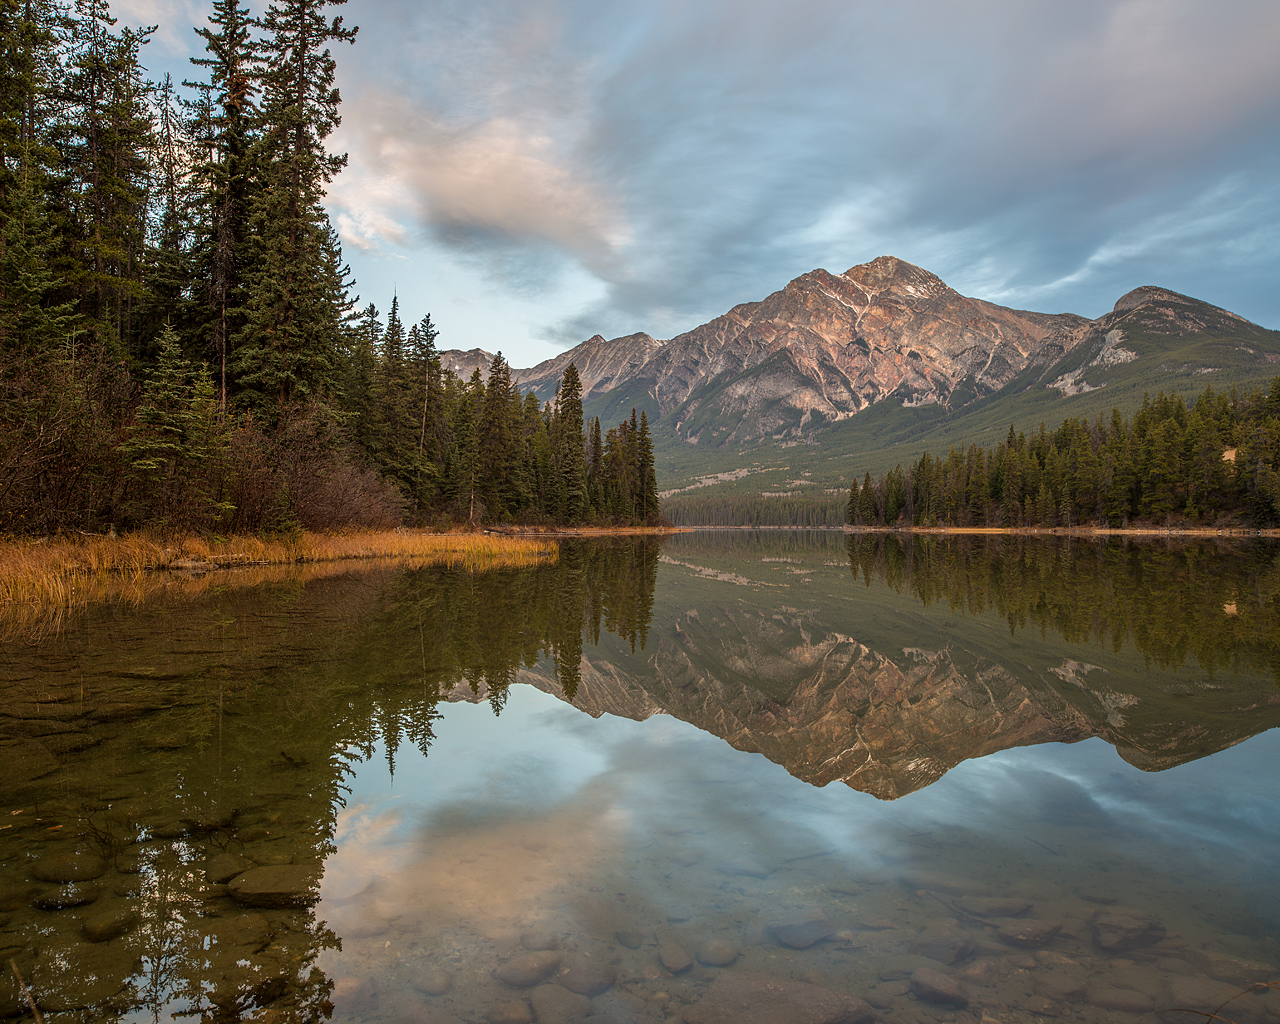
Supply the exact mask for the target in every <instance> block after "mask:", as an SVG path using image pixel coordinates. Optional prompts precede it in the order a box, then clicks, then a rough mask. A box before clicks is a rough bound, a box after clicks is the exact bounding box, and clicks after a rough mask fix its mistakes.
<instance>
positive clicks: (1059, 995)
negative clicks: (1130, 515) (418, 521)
mask: <svg viewBox="0 0 1280 1024" xmlns="http://www.w3.org/2000/svg"><path fill="white" fill-rule="evenodd" d="M203 586H204V590H203V591H202V592H200V593H197V594H195V595H194V596H192V595H190V594H187V595H186V596H182V597H179V596H177V595H171V596H167V597H166V596H164V595H161V596H160V597H157V598H155V599H153V600H150V601H148V602H147V603H144V604H143V605H141V606H140V607H137V608H132V607H123V606H121V607H100V608H95V609H93V610H91V611H90V612H89V613H87V614H85V615H84V616H82V617H80V618H78V619H76V620H75V621H74V622H72V623H70V624H69V625H68V626H67V628H66V629H65V630H64V631H63V632H62V633H61V634H60V635H59V636H57V637H55V638H50V639H46V640H42V641H39V642H34V641H32V642H13V643H9V644H7V645H4V646H3V647H0V964H3V965H4V967H5V973H4V975H3V978H0V1016H18V1015H21V1014H24V1013H25V1014H26V1015H27V1016H28V1017H30V1011H29V1010H28V1009H27V1004H26V999H25V997H24V995H23V993H22V992H21V990H20V988H19V985H18V982H17V980H16V976H15V973H14V972H13V971H12V970H10V969H9V963H8V962H9V961H10V960H11V959H12V961H13V963H14V965H15V966H16V968H17V972H18V973H19V974H20V975H21V977H22V979H23V980H24V981H25V983H26V984H27V986H28V987H29V989H30V992H31V994H32V996H33V997H34V999H35V1000H36V1002H37V1003H38V1005H39V1007H40V1009H41V1011H42V1013H43V1014H44V1018H45V1019H46V1020H49V1021H100V1020H102V1021H139V1022H140V1021H169V1020H199V1021H209V1022H230V1021H236V1020H256V1021H271V1022H292V1021H312V1020H324V1019H332V1020H334V1021H349V1022H370V1024H373V1022H388V1024H390V1022H404V1024H409V1022H417V1024H426V1022H438V1024H446V1022H448V1024H457V1022H464V1021H465V1022H473V1021H474V1022H481V1021H488V1022H493V1024H503V1022H506V1024H518V1022H524V1024H528V1022H532V1021H537V1022H538V1024H552V1022H572V1021H596V1022H612V1021H617V1022H662V1021H685V1022H688V1024H790V1022H799V1024H818V1022H823V1024H837V1022H841V1021H844V1022H847V1024H854V1022H864V1021H870V1020H871V1019H873V1018H874V1019H878V1020H880V1021H884V1022H891V1024H892V1022H902V1024H908V1022H915V1021H923V1022H936V1021H956V1022H960V1024H980V1022H983V1021H986V1022H987V1024H993V1022H1000V1024H1012V1022H1023V1021H1032V1020H1044V1019H1052V1018H1059V1017H1060V1018H1067V1019H1083V1020H1088V1021H1115V1022H1125V1024H1128V1022H1137V1021H1141V1020H1148V1021H1150V1020H1154V1019H1155V1015H1156V1014H1160V1017H1161V1019H1163V1020H1166V1021H1186V1022H1191V1021H1202V1020H1205V1019H1207V1018H1206V1017H1205V1016H1204V1013H1205V1012H1209V1011H1212V1010H1214V1009H1216V1008H1218V1007H1219V1006H1221V1004H1222V1003H1223V1002H1225V1001H1226V1000H1228V999H1232V997H1233V996H1235V997H1236V998H1234V999H1233V1000H1232V1001H1231V1002H1230V1003H1228V1004H1227V1005H1226V1007H1225V1008H1222V1009H1221V1010H1220V1011H1219V1012H1220V1016H1221V1017H1223V1018H1225V1019H1229V1020H1233V1021H1237V1022H1241V1024H1244V1022H1250V1024H1270V1022H1280V991H1277V990H1276V989H1273V988H1269V987H1267V986H1268V985H1269V984H1271V983H1276V982H1280V943H1278V942H1277V936H1280V856H1278V854H1277V850H1278V848H1280V842H1278V841H1280V732H1278V731H1277V730H1275V729H1274V727H1275V726H1276V725H1277V724H1280V687H1278V683H1280V547H1277V546H1276V545H1273V544H1266V543H1262V542H1258V543H1250V544H1243V543H1236V544H1216V543H1209V542H1203V543H1195V544H1189V545H1170V544H1166V543H1162V542H1150V543H1125V542H1113V543H1091V542H1090V543H1086V542H1081V541H1078V540H1077V541H1068V540H1057V541H1053V540H1038V541H1030V540H1026V539H1015V538H999V539H991V538H978V539H974V538H968V539H966V538H953V539H923V540H922V539H916V540H914V541H913V540H910V539H902V540H899V539H896V538H893V537H887V538H886V537H884V536H870V535H863V536H853V537H846V536H844V535H841V534H835V533H786V532H778V531H770V532H762V533H759V534H752V533H739V532H708V533H692V534H683V535H678V536H675V537H673V538H670V539H668V540H666V541H665V542H663V543H658V542H655V541H652V540H637V541H631V540H626V541H602V542H594V543H577V542H572V543H570V542H566V543H565V544H564V545H563V547H562V548H561V551H560V555H559V557H558V558H557V559H555V560H554V561H552V560H549V561H548V563H547V564H545V565H541V566H539V567H537V568H534V569H522V570H495V571H493V572H489V573H483V574H469V573H467V572H465V571H461V570H452V569H443V568H419V569H387V568H381V569H367V568H364V567H358V566H357V567H350V568H349V567H338V568H334V567H327V568H316V567H312V568H310V569H307V570H306V571H302V570H299V571H295V572H284V571H282V572H281V573H280V574H278V575H277V576H276V577H275V578H273V579H268V580H266V581H264V582H259V583H257V584H256V585H254V586H247V585H241V583H240V582H239V580H238V578H237V577H234V576H232V575H230V574H225V575H223V576H221V577H217V576H215V577H210V578H209V579H208V580H206V581H204V584H203ZM1239 993H1243V994H1239ZM1193 1010H1199V1011H1203V1012H1201V1013H1200V1014H1199V1015H1197V1014H1195V1013H1192V1012H1190V1011H1193Z"/></svg>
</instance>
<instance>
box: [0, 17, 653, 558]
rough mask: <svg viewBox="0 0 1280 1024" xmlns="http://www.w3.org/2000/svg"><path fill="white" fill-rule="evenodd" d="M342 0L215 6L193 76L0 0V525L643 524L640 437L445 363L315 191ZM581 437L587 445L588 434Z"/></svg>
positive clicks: (86, 24) (101, 22) (644, 460)
mask: <svg viewBox="0 0 1280 1024" xmlns="http://www.w3.org/2000/svg"><path fill="white" fill-rule="evenodd" d="M343 2H345V0H276V2H273V3H271V4H269V5H268V6H267V7H266V10H265V13H263V14H262V15H261V16H260V17H251V16H250V13H249V11H248V9H247V8H244V7H241V6H239V5H238V3H237V0H216V3H215V5H214V10H213V14H212V15H211V16H210V17H209V18H208V23H207V24H206V25H205V26H202V27H198V28H196V30H195V31H196V32H197V34H198V35H199V36H200V38H201V39H202V40H203V43H204V50H203V53H202V54H201V55H200V56H198V57H196V58H193V59H192V65H193V67H192V71H191V78H190V79H189V80H186V81H183V82H181V83H175V82H174V81H172V79H171V78H170V77H168V76H166V77H165V78H164V79H163V80H161V81H159V82H155V81H151V80H149V79H148V77H147V73H146V71H145V68H144V64H143V59H142V58H143V53H144V50H145V47H146V45H147V43H148V40H149V38H150V36H151V35H152V33H153V32H154V31H155V27H142V28H134V27H125V26H121V25H119V24H118V23H117V22H116V20H115V19H114V18H113V17H112V16H111V14H110V11H109V9H108V7H107V4H106V3H105V0H74V2H71V3H68V2H64V0H0V40H2V41H0V46H2V47H3V61H2V62H0V532H7V533H18V534H32V533H50V532H59V531H71V530H81V531H98V532H100V531H103V530H109V529H115V528H136V527H142V526H153V527H161V528H165V529H174V530H212V531H218V532H221V531H226V532H232V531H235V532H243V531H256V530H262V529H272V530H281V529H283V530H291V529H296V528H299V527H306V528H315V529H319V528H334V527H343V526H355V525H360V526H389V525H393V524H397V523H402V522H403V523H417V524H435V525H441V524H442V523H444V522H449V521H453V522H478V521H487V522H501V521H516V522H529V523H546V522H562V523H570V524H573V523H585V522H600V523H634V522H657V521H658V520H659V519H660V514H659V509H658V497H657V484H656V480H655V474H654V462H653V446H652V442H651V439H650V437H649V428H648V420H647V417H646V415H645V414H644V413H643V412H641V413H640V416H639V420H638V421H637V418H636V415H635V413H633V414H632V417H631V419H630V420H629V421H625V422H623V423H621V424H619V425H618V426H617V427H614V428H612V429H609V430H608V431H607V432H606V433H605V435H604V436H603V437H602V436H601V432H600V424H599V423H598V422H592V423H590V424H584V422H583V414H582V396H581V384H580V382H579V380H578V375H577V371H576V369H575V368H574V367H573V366H572V365H571V366H570V367H569V368H568V370H567V371H566V373H565V375H564V378H563V380H562V382H561V386H560V388H559V391H558V394H557V396H556V399H555V401H553V402H550V403H547V404H545V405H544V404H542V403H541V402H540V401H539V400H538V399H537V398H536V397H534V396H532V395H527V394H522V393H521V392H520V390H519V388H518V387H517V386H516V385H515V384H514V383H513V382H512V379H511V374H510V368H509V367H508V366H507V364H506V362H505V361H504V360H503V359H502V357H501V355H499V356H497V357H496V358H495V359H494V361H493V364H492V365H491V366H490V367H489V373H488V376H487V379H482V378H481V376H480V374H478V373H477V374H475V375H473V376H472V377H471V379H470V380H460V379H459V378H458V377H457V376H456V375H455V374H453V373H451V372H446V371H442V369H441V366H440V360H439V358H438V357H437V354H436V348H435V342H436V338H437V331H436V329H435V327H434V326H433V325H432V322H431V318H430V316H427V317H425V318H424V319H423V320H422V321H421V322H420V323H414V324H408V325H406V324H405V323H403V322H402V320H401V316H400V309H399V300H398V298H397V297H394V296H393V297H392V299H391V303H390V308H389V311H388V312H387V314H386V316H385V317H383V315H381V314H380V313H379V311H378V310H377V309H376V307H375V306H374V305H373V304H371V303H370V304H366V305H363V306H361V304H360V300H359V299H358V297H357V296H356V293H355V291H354V287H355V285H354V282H353V281H352V280H351V277H350V273H349V270H348V268H347V267H346V266H345V264H344V262H343V257H342V251H341V246H340V244H339V241H338V237H337V234H336V232H335V231H334V228H333V226H332V225H331V224H330V221H329V217H328V215H327V213H326V211H325V208H324V205H323V202H324V198H325V191H326V188H327V186H328V184H329V183H330V182H331V181H332V180H333V178H334V176H335V175H337V174H338V173H339V172H340V171H341V169H342V167H343V165H344V164H345V162H346V158H345V156H341V155H334V154H332V153H330V152H329V151H328V150H327V148H326V140H327V138H328V137H329V135H330V134H331V133H332V132H333V130H334V129H335V128H336V127H337V126H338V124H339V113H338V111H339V106H340V96H339V93H338V90H337V88H336V85H335V73H336V64H335V57H334V55H333V54H334V50H335V49H336V48H337V47H338V45H339V44H352V43H354V42H355V39H356V29H355V28H354V27H348V26H346V25H345V24H344V23H343V19H342V18H341V17H339V16H335V15H334V14H333V13H332V10H331V9H332V8H336V7H338V6H340V5H341V4H342V3H343ZM584 428H585V429H584Z"/></svg>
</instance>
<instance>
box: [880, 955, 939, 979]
mask: <svg viewBox="0 0 1280 1024" xmlns="http://www.w3.org/2000/svg"><path fill="white" fill-rule="evenodd" d="M937 966H938V964H937V962H936V961H934V960H933V959H932V958H930V957H927V956H920V955H919V954H918V953H903V954H901V955H900V956H889V957H885V958H884V959H883V960H881V961H880V969H879V970H878V971H877V972H876V976H877V977H878V978H879V979H880V980H881V981H906V980H907V979H908V978H910V977H911V975H912V974H913V973H915V971H917V970H918V969H919V968H921V967H927V968H930V969H931V970H935V969H937Z"/></svg>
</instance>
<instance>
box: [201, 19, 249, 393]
mask: <svg viewBox="0 0 1280 1024" xmlns="http://www.w3.org/2000/svg"><path fill="white" fill-rule="evenodd" d="M208 21H209V24H208V26H202V27H199V28H197V29H196V34H197V35H198V36H200V38H201V39H203V40H204V43H205V53H206V54H207V55H208V56H204V57H192V58H191V63H192V64H194V65H196V66H197V67H201V68H205V69H206V73H207V74H208V81H207V82H187V83H185V84H186V85H188V86H190V87H192V88H195V89H197V90H198V92H199V96H198V97H197V99H196V100H195V101H194V102H191V103H189V104H188V112H189V118H188V122H189V124H188V134H189V137H190V139H191V143H192V146H193V149H194V153H193V159H192V174H191V178H192V181H191V204H192V206H193V207H194V209H193V211H192V217H193V218H194V219H195V221H196V222H197V225H198V230H199V237H198V240H197V243H196V246H195V250H196V251H195V260H196V266H197V268H198V271H197V272H198V273H199V275H200V278H201V282H202V288H201V291H202V293H203V297H204V300H205V303H206V315H205V317H203V318H202V319H203V320H204V321H205V322H207V323H208V324H209V325H210V326H211V327H212V330H211V331H210V335H211V338H212V342H211V352H210V355H211V357H212V358H213V360H214V361H215V365H216V366H217V368H218V390H219V397H218V400H219V403H220V405H221V408H222V409H223V411H224V412H225V410H226V406H227V398H228V392H227V382H228V359H229V357H230V356H231V345H232V340H233V339H234V338H235V337H236V335H237V334H238V333H239V332H240V331H241V330H242V329H243V326H244V318H245V308H244V306H245V294H244V273H245V260H246V251H245V250H246V243H247V236H248V233H249V201H250V195H251V192H250V180H249V153H250V150H251V147H252V145H253V128H252V116H253V113H254V96H255V95H256V91H255V80H254V77H253V74H252V71H253V66H252V58H253V46H252V42H251V40H250V35H249V31H250V27H251V24H252V22H251V20H250V18H249V11H248V9H247V8H244V7H241V6H240V3H239V0H215V3H214V5H213V13H212V14H210V15H209V19H208Z"/></svg>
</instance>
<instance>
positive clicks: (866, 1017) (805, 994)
mask: <svg viewBox="0 0 1280 1024" xmlns="http://www.w3.org/2000/svg"><path fill="white" fill-rule="evenodd" d="M684 1019H685V1021H686V1022H687V1024H869V1022H870V1021H872V1020H874V1019H875V1010H874V1009H872V1007H871V1006H870V1004H868V1003H866V1002H863V1001H862V1000H861V999H852V998H850V997H848V996H842V995H840V994H839V993H837V992H832V991H831V990H830V989H828V988H823V987H822V986H821V985H812V984H809V983H808V982H803V981H786V980H783V979H781V978H769V977H765V976H762V975H754V974H747V973H745V972H740V971H725V972H724V973H722V974H720V975H718V976H717V977H716V980H715V982H714V983H712V985H711V988H710V989H709V990H708V991H707V994H706V995H705V996H704V997H703V998H702V999H701V1000H699V1001H698V1002H697V1003H695V1004H694V1005H693V1006H691V1007H690V1008H689V1009H687V1010H685V1011H684Z"/></svg>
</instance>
